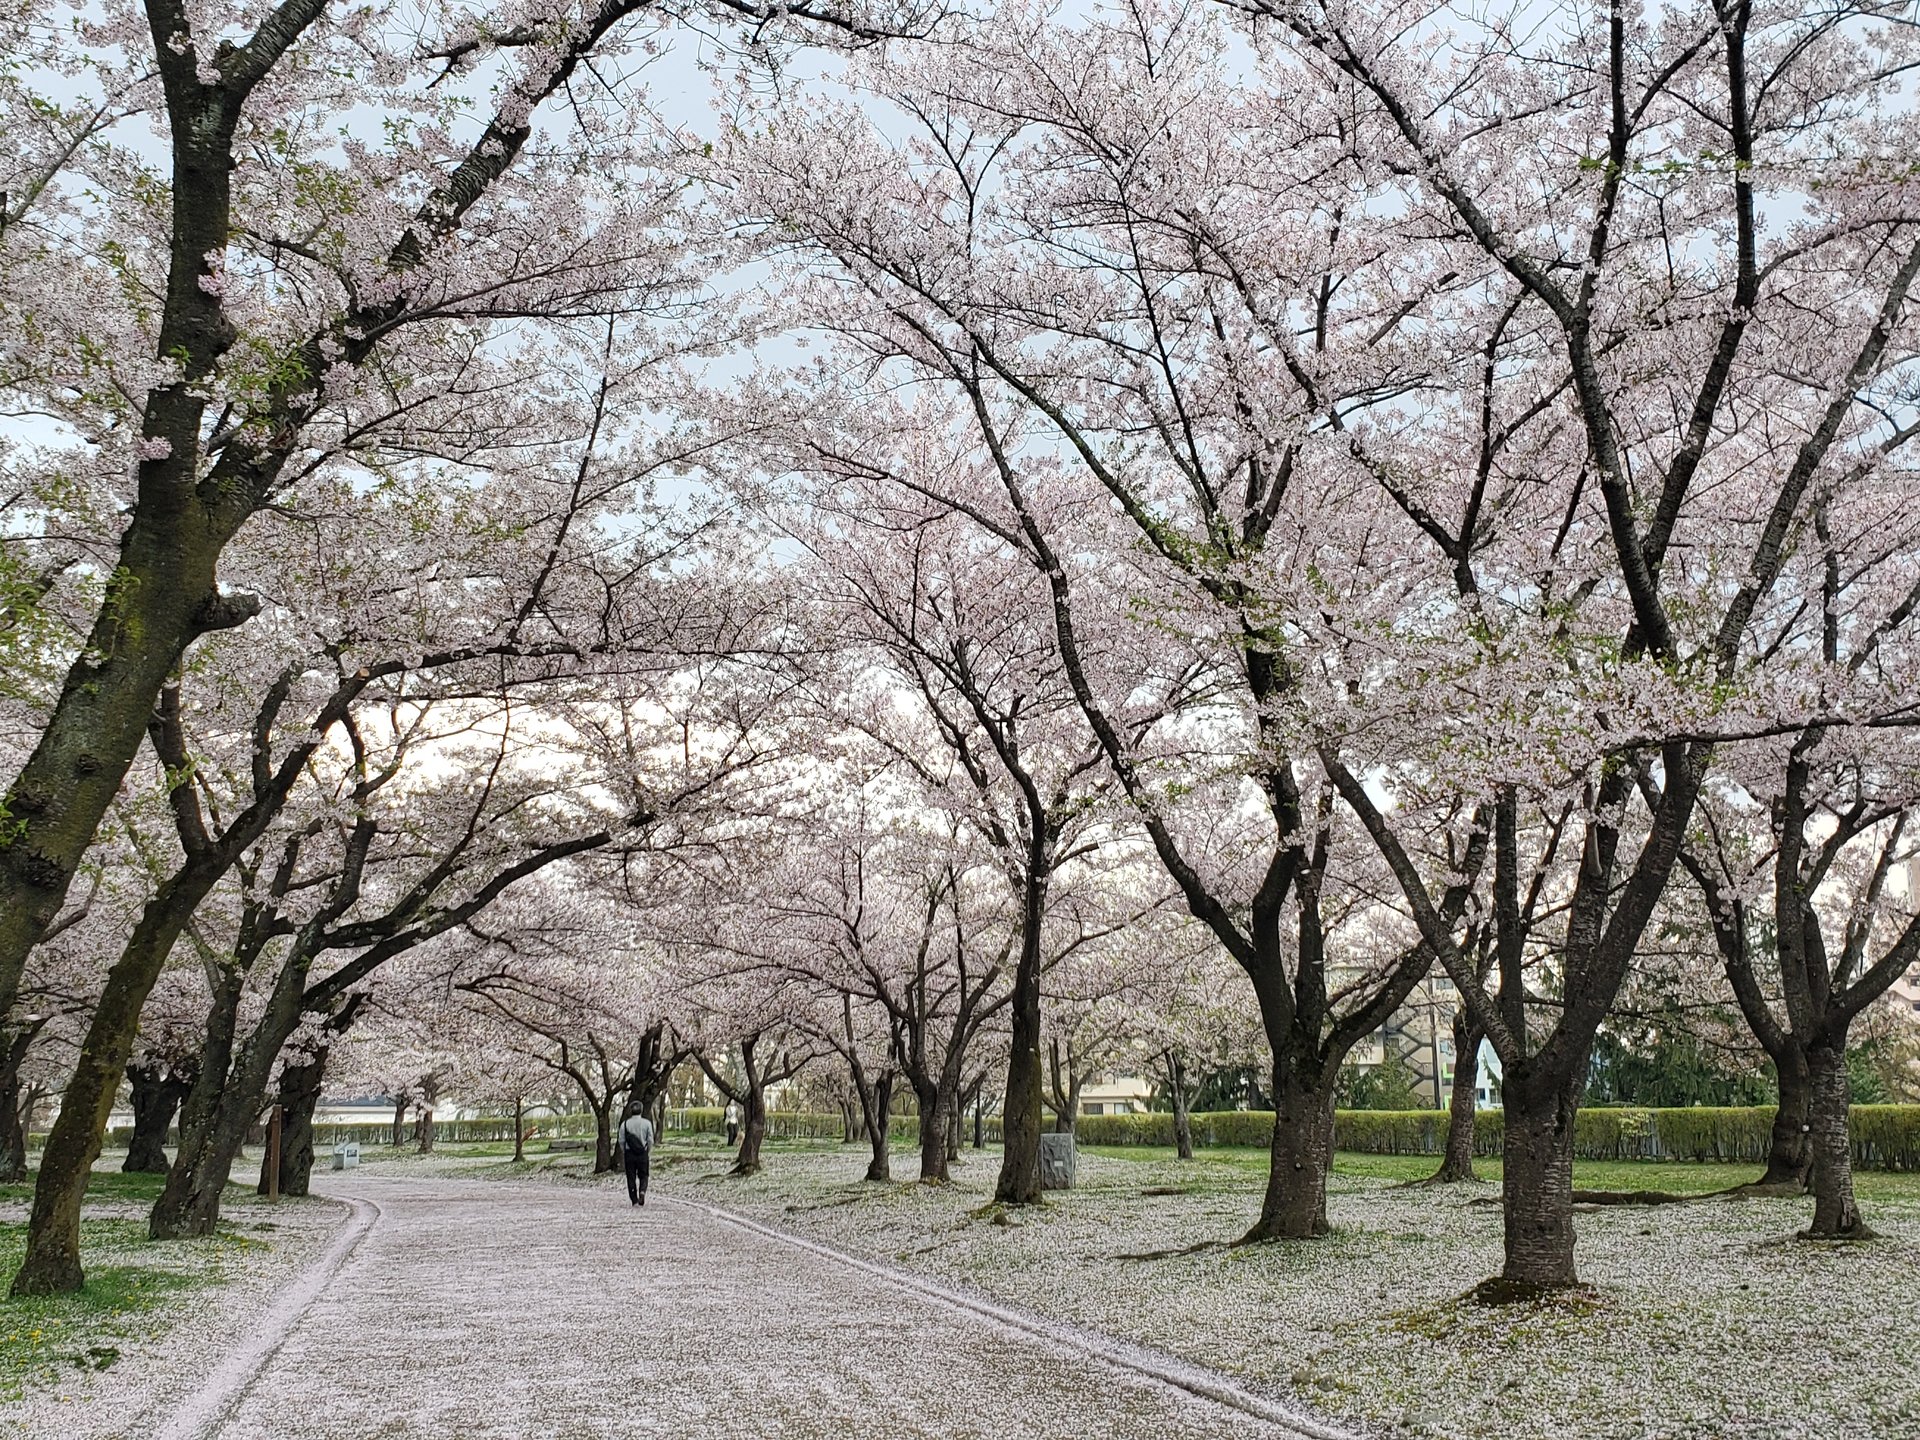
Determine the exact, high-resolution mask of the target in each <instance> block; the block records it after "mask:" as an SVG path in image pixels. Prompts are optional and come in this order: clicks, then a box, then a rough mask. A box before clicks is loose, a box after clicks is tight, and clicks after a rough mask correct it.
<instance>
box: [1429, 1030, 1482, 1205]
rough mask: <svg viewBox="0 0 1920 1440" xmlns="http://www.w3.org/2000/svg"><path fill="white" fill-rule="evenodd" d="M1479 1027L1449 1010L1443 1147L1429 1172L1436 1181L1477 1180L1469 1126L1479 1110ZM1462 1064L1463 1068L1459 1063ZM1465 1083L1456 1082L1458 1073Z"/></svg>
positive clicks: (1458, 1076)
mask: <svg viewBox="0 0 1920 1440" xmlns="http://www.w3.org/2000/svg"><path fill="white" fill-rule="evenodd" d="M1480 1040H1481V1035H1480V1030H1479V1027H1478V1026H1476V1025H1475V1024H1474V1023H1473V1021H1472V1020H1470V1019H1469V1018H1468V1016H1467V1012H1466V1011H1465V1010H1464V1009H1460V1010H1456V1011H1454V1012H1453V1095H1452V1096H1451V1097H1450V1098H1449V1099H1448V1101H1447V1148H1446V1151H1445V1153H1444V1154H1443V1155H1442V1156H1441V1157H1440V1168H1439V1169H1438V1170H1436V1171H1434V1172H1433V1176H1432V1181H1433V1183H1434V1184H1436V1185H1455V1184H1460V1183H1462V1182H1464V1181H1469V1180H1478V1179H1479V1178H1480V1177H1479V1176H1478V1175H1476V1174H1475V1173H1474V1170H1473V1126H1474V1117H1475V1116H1476V1115H1477V1114H1478V1113H1479V1109H1480V1104H1479V1096H1477V1095H1476V1094H1475V1093H1474V1089H1475V1086H1476V1083H1477V1082H1478V1081H1479V1079H1480ZM1463 1066H1464V1067H1466V1068H1465V1070H1464V1071H1463V1069H1462V1067H1463ZM1463 1073H1464V1074H1465V1076H1466V1084H1464V1085H1462V1084H1461V1083H1460V1078H1461V1076H1462V1074H1463Z"/></svg>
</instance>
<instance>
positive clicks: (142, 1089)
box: [120, 1061, 192, 1175]
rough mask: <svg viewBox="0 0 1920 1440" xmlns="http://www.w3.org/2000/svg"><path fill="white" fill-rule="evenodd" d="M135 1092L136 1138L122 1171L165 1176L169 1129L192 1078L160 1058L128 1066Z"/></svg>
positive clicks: (128, 1080) (134, 1118) (132, 1089)
mask: <svg viewBox="0 0 1920 1440" xmlns="http://www.w3.org/2000/svg"><path fill="white" fill-rule="evenodd" d="M127 1083H128V1085H129V1087H130V1088H131V1092H132V1103H133V1138H132V1139H130V1140H129V1141H128V1142H127V1158H126V1161H125V1163H124V1164H122V1165H121V1167H120V1168H121V1170H123V1171H125V1172H127V1173H129V1174H142V1175H164V1174H166V1172H167V1165H168V1161H167V1132H168V1131H169V1130H171V1129H172V1128H173V1117H174V1115H175V1114H176V1113H177V1112H178V1111H179V1109H180V1103H181V1101H183V1100H185V1099H186V1097H187V1092H188V1091H189V1090H190V1089H191V1088H192V1081H191V1080H190V1079H189V1078H187V1077H184V1076H182V1075H181V1074H180V1073H179V1072H178V1071H176V1070H174V1069H173V1068H172V1067H171V1066H168V1065H162V1064H160V1063H158V1062H157V1061H148V1062H147V1063H146V1064H144V1065H129V1066H128V1067H127Z"/></svg>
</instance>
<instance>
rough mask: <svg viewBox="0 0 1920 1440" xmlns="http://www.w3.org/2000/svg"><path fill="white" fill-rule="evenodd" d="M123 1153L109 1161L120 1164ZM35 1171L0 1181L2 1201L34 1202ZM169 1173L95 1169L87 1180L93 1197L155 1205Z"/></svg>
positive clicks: (94, 1198)
mask: <svg viewBox="0 0 1920 1440" xmlns="http://www.w3.org/2000/svg"><path fill="white" fill-rule="evenodd" d="M120 1158H121V1157H119V1156H117V1155H110V1156H109V1157H108V1159H109V1161H111V1162H112V1163H114V1164H118V1162H119V1160H120ZM33 1178H34V1177H33V1175H32V1174H31V1173H29V1175H28V1176H27V1178H26V1179H25V1180H23V1181H21V1182H20V1183H18V1184H16V1185H0V1203H4V1202H6V1201H9V1200H18V1201H22V1202H24V1203H26V1204H32V1203H33ZM166 1180H167V1177H166V1176H165V1175H128V1174H126V1173H124V1172H122V1171H120V1170H117V1169H116V1170H95V1171H94V1172H93V1175H92V1177H91V1178H90V1179H89V1180H88V1181H87V1198H88V1199H89V1200H117V1201H124V1202H125V1203H127V1204H129V1205H151V1204H152V1203H153V1202H154V1201H155V1200H158V1199H159V1198H160V1187H161V1186H162V1185H164V1184H165V1183H166Z"/></svg>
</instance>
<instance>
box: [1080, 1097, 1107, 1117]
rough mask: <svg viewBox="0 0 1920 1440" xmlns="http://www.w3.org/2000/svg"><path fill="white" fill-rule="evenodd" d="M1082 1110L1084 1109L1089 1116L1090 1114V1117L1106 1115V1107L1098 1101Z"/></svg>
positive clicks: (1083, 1107)
mask: <svg viewBox="0 0 1920 1440" xmlns="http://www.w3.org/2000/svg"><path fill="white" fill-rule="evenodd" d="M1081 1108H1082V1109H1084V1110H1085V1111H1086V1112H1087V1114H1089V1115H1104V1114H1106V1107H1105V1106H1104V1105H1102V1104H1101V1103H1100V1102H1099V1101H1098V1100H1095V1101H1094V1102H1093V1103H1092V1104H1090V1105H1085V1106H1082V1107H1081Z"/></svg>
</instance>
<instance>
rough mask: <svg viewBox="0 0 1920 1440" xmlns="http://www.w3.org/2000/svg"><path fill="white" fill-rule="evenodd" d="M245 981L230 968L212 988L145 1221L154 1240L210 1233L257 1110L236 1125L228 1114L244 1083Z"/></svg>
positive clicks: (230, 1114)
mask: <svg viewBox="0 0 1920 1440" xmlns="http://www.w3.org/2000/svg"><path fill="white" fill-rule="evenodd" d="M244 984H245V976H244V975H243V974H241V973H240V972H239V971H238V970H233V969H229V970H226V971H224V972H222V974H221V976H220V980H219V982H218V983H217V984H216V985H215V987H214V993H213V999H212V1002H211V1004H210V1005H209V1006H208V1008H207V1038H206V1040H205V1042H204V1044H203V1046H202V1049H201V1053H200V1069H199V1073H198V1074H197V1075H195V1076H194V1081H193V1086H192V1088H191V1089H190V1090H189V1091H188V1092H187V1098H186V1103H185V1104H184V1105H183V1106H182V1107H181V1111H180V1144H179V1147H178V1148H177V1149H176V1150H175V1152H174V1157H173V1164H172V1165H171V1166H170V1167H169V1168H168V1170H167V1183H166V1184H165V1185H164V1186H162V1187H161V1190H160V1198H159V1199H157V1200H156V1201H154V1205H153V1213H152V1215H150V1216H149V1217H148V1221H147V1233H148V1235H149V1236H150V1237H151V1238H153V1239H155V1240H177V1239H181V1238H184V1237H186V1236H191V1235H210V1234H212V1233H213V1228H214V1226H215V1225H216V1224H217V1223H218V1222H219V1216H220V1191H221V1190H222V1189H223V1188H225V1186H226V1183H227V1178H228V1177H229V1176H230V1175H231V1174H232V1173H233V1163H234V1161H235V1160H236V1159H237V1158H239V1154H240V1146H241V1145H242V1143H244V1142H245V1140H246V1132H247V1127H248V1126H250V1125H251V1124H252V1123H253V1118H254V1116H256V1115H258V1114H259V1111H260V1107H259V1106H258V1105H256V1106H254V1107H253V1109H252V1110H251V1111H250V1112H249V1113H248V1115H247V1117H246V1120H245V1122H244V1123H241V1124H236V1122H235V1117H234V1115H233V1114H232V1111H233V1110H234V1108H235V1101H236V1099H237V1098H238V1096H237V1095H236V1093H235V1091H236V1088H237V1087H240V1086H242V1085H243V1084H244V1081H243V1079H242V1077H241V1075H240V1074H239V1071H240V1069H241V1067H240V1066H239V1065H236V1063H235V1059H234V1040H235V1037H236V1031H237V1028H238V1024H239V1010H240V992H241V989H242V988H243V986H244ZM262 1023H265V1022H264V1020H263V1022H262ZM256 1033H257V1032H256ZM262 1098H264V1097H262Z"/></svg>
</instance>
